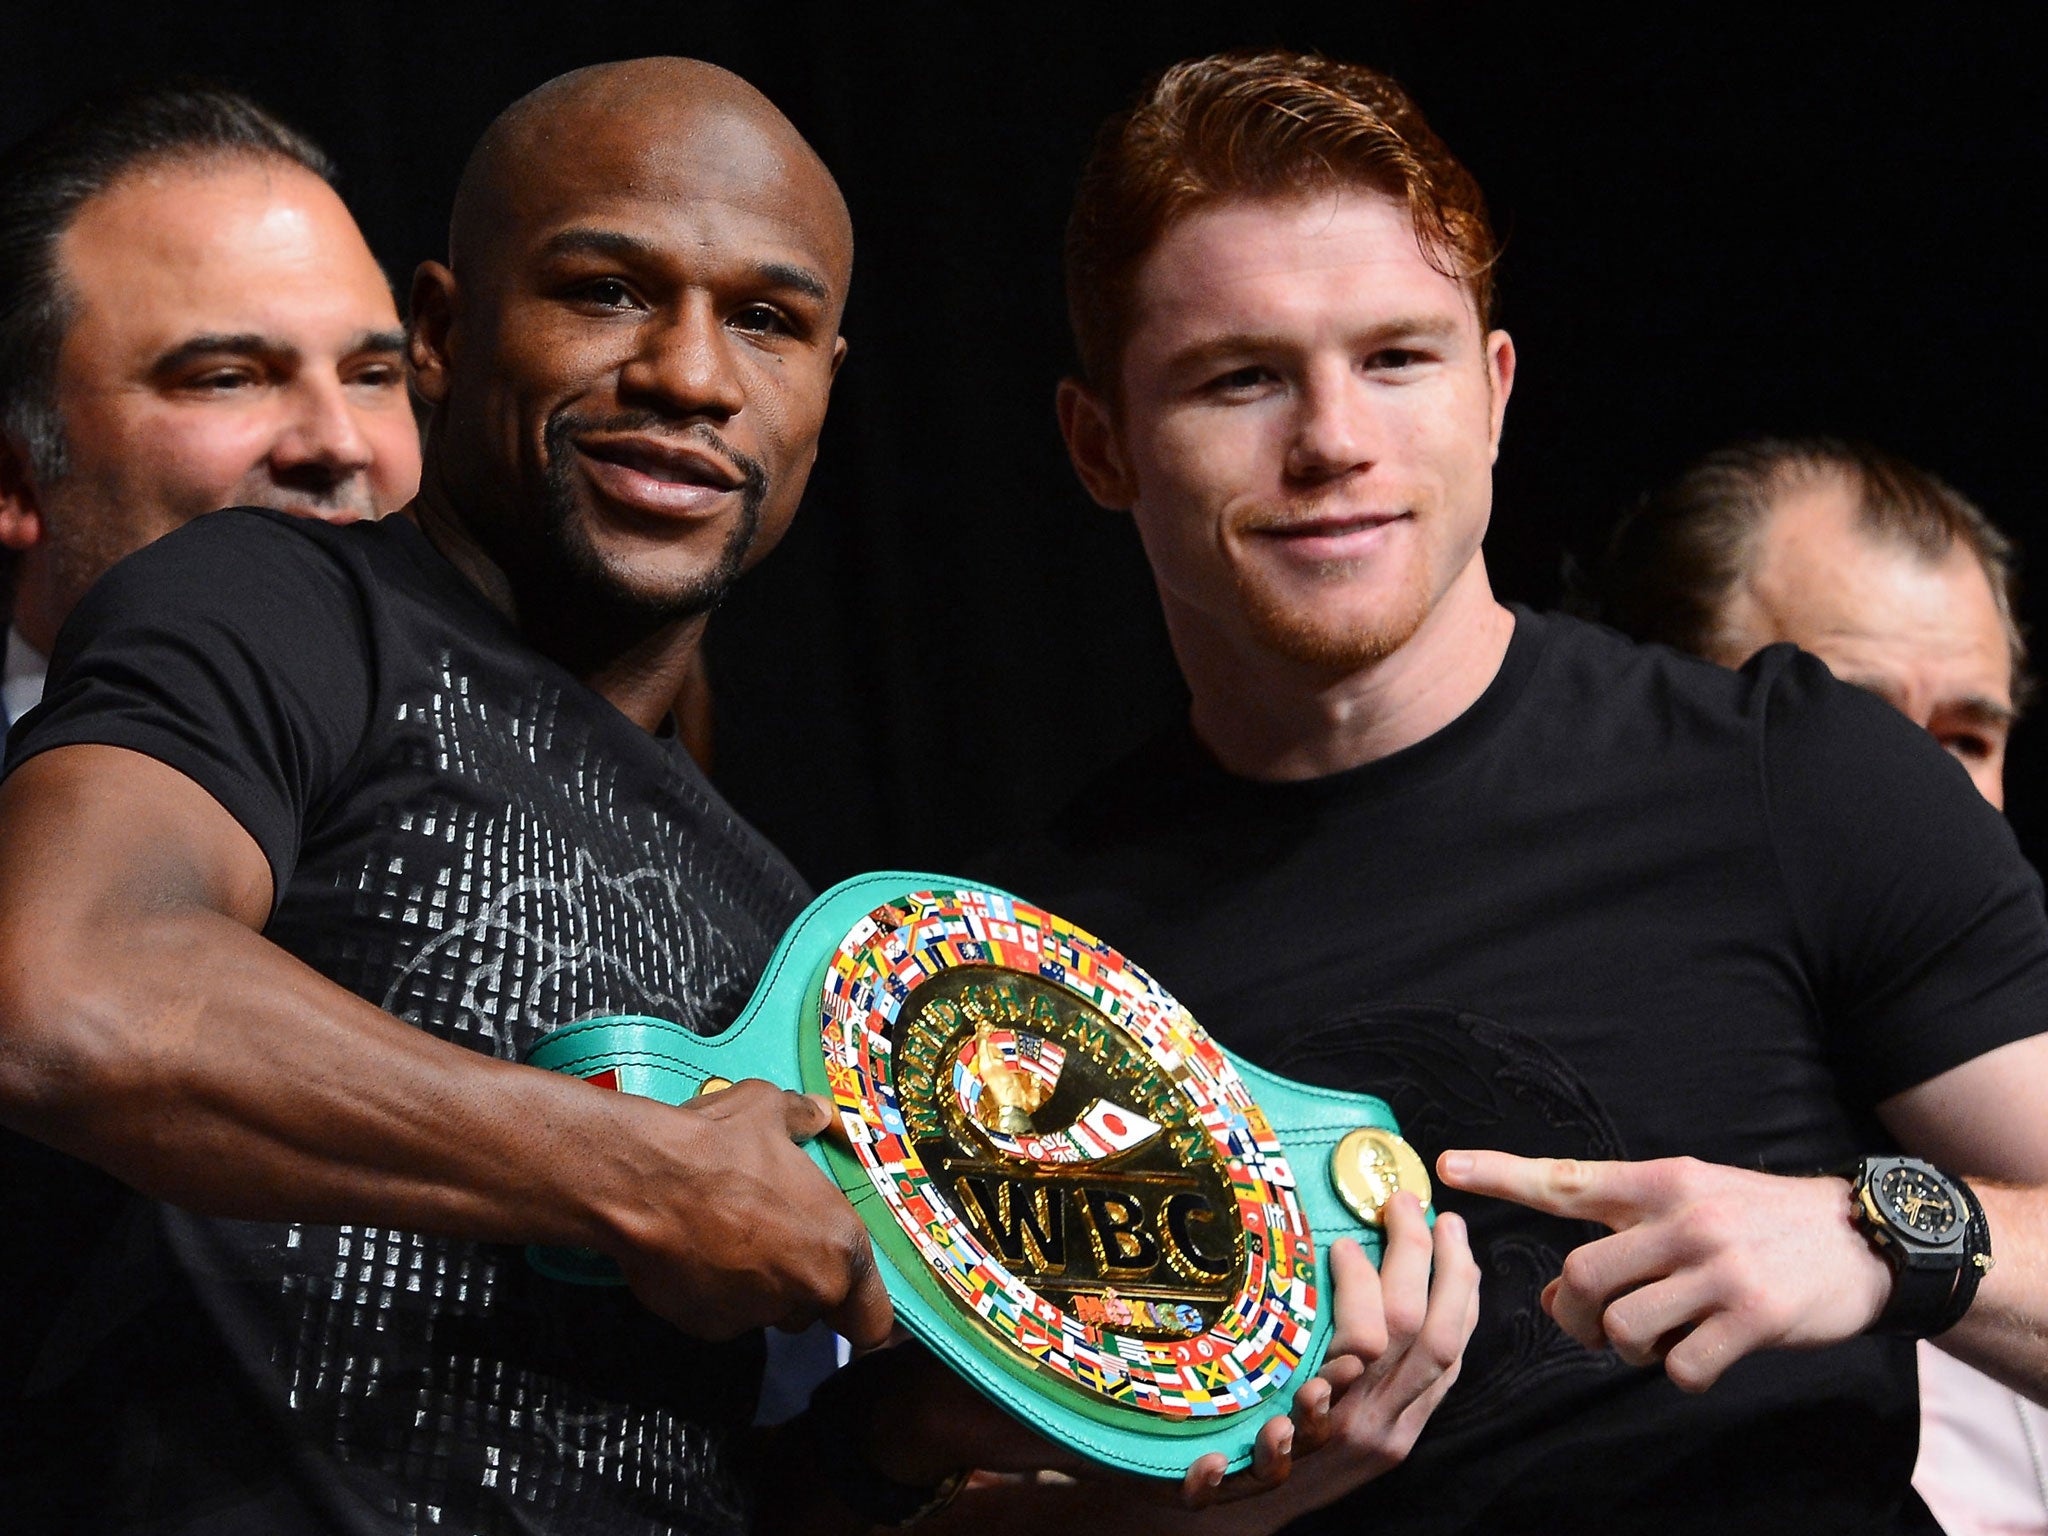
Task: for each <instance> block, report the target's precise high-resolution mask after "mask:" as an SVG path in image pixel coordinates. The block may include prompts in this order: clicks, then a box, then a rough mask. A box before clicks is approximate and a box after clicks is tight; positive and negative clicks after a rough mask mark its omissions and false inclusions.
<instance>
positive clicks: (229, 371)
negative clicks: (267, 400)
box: [178, 368, 263, 395]
mask: <svg viewBox="0 0 2048 1536" xmlns="http://www.w3.org/2000/svg"><path fill="white" fill-rule="evenodd" d="M262 382H263V376H262V375H261V374H260V373H258V372H257V371H256V370H255V369H254V368H209V369H207V370H206V371H205V372H203V373H195V374H193V375H192V376H191V377H189V378H187V379H183V380H181V381H179V384H178V387H179V388H180V389H184V390H190V391H191V392H192V393H194V394H204V395H225V394H232V393H233V392H235V391H236V390H241V389H253V388H255V387H256V386H257V385H259V384H261V383H262Z"/></svg>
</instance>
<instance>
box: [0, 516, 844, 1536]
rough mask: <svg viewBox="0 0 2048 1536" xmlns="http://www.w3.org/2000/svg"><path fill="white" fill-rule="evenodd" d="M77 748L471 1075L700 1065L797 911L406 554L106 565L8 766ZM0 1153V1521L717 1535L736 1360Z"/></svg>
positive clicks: (668, 749)
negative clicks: (447, 1047) (254, 879)
mask: <svg viewBox="0 0 2048 1536" xmlns="http://www.w3.org/2000/svg"><path fill="white" fill-rule="evenodd" d="M83 742H97V743H107V744H111V745H116V746H121V747H127V748H131V749H133V750H135V751H138V752H143V753H147V754H148V755H150V756H151V757H155V758H158V759H160V760H162V761H163V762H165V763H168V764H169V765H170V766H172V767H174V768H176V769H177V770H179V771H180V772H181V773H184V774H185V775H187V776H188V777H190V778H191V779H193V780H194V781H195V782H197V783H198V784H199V785H201V786H202V787H203V788H205V789H206V790H207V791H208V792H209V793H210V794H212V795H213V796H214V798H215V799H217V800H218V801H219V802H220V803H221V805H222V806H224V807H225V808H226V809H227V810H228V811H230V812H231V813H232V814H233V815H234V816H235V818H236V819H237V820H238V821H239V822H240V823H241V824H242V825H243V826H244V827H245V828H247V829H248V831H249V833H250V834H251V836H253V837H254V838H255V840H256V841H257V843H258V844H260V845H261V847H262V849H263V852H264V854H265V855H266V857H267V858H268V859H269V861H270V864H271V867H272V869H273V870H274V871H275V875H276V889H277V904H276V909H275V912H274V914H273V915H272V917H271V920H270V923H269V925H268V927H267V928H266V930H265V932H266V935H267V936H268V937H269V938H270V939H272V940H273V941H275V942H276V943H278V944H279V945H281V946H282V947H283V948H285V949H286V950H288V951H290V952H291V953H293V954H295V955H297V956H299V957H300V958H301V959H303V960H305V961H306V962H308V963H309V964H310V965H312V966H313V967H315V968H316V969H318V970H319V971H321V972H322V973H324V974H325V975H327V976H329V977H331V978H332V979H333V980H335V981H336V982H338V983H340V984H341V985H342V986H345V987H347V988H348V989H349V990H350V991H352V992H355V993H357V994H358V995H360V996H362V997H365V998H367V999H369V1000H370V1001H372V1002H374V1003H377V1004H379V1005H381V1006H382V1007H384V1008H385V1009H387V1010H389V1011H390V1012H392V1013H394V1014H396V1015H398V1016H399V1017H400V1018H402V1019H405V1020H406V1021H408V1022H410V1023H412V1024H414V1025H416V1026H418V1027H419V1028H421V1029H424V1030H427V1031H428V1032H430V1033H432V1034H434V1035H437V1036H439V1037H441V1038H443V1039H447V1040H451V1041H454V1042H456V1043H457V1044H460V1045H462V1046H465V1047H467V1048H469V1049H471V1050H475V1051H479V1052H482V1053H485V1054H487V1055H492V1056H497V1057H501V1058H506V1059H511V1058H515V1057H517V1056H519V1055H520V1054H521V1053H522V1052H524V1051H525V1050H526V1049H527V1048H528V1047H529V1046H531V1045H532V1044H533V1042H534V1041H535V1040H536V1039H538V1038H539V1037H540V1036H542V1035H544V1034H546V1033H547V1032H548V1031H549V1030H551V1029H553V1028H555V1027H557V1026H559V1025H561V1024H565V1023H568V1022H570V1021H572V1020H576V1019H581V1018H589V1017H592V1016H595V1015H599V1014H606V1013H649V1014H657V1015H660V1016H663V1017H666V1018H670V1019H675V1020H678V1021H680V1022H682V1023H684V1024H686V1025H688V1026H690V1027H691V1028H693V1029H697V1030H699V1031H703V1032H707V1033H708V1032H713V1031H716V1030H718V1029H720V1028H722V1027H723V1026H724V1025H725V1024H726V1023H728V1022H729V1021H730V1020H731V1019H732V1018H733V1017H734V1016H735V1015H736V1014H737V1012H738V1010H739V1009H740V1007H741V1006H742V1005H743V1004H744V1003H745V1002H746V1000H747V998H748V997H749V996H750V995H751V993H752V990H753V987H754V984H755V982H756V980H757V979H758V977H759V974H760V972H761V970H762V968H763V967H764V966H765V964H766V962H767V958H768V955H769V953H770V951H771V949H772V948H773V946H774V944H775V942H776V940H777V939H778V938H779V937H780V936H781V933H782V931H783V929H784V928H785V927H786V926H787V925H788V923H789V922H790V921H791V920H792V919H793V918H794V916H795V915H796V913H797V911H798V910H799V909H800V907H801V905H802V902H803V900H804V894H805V893H804V890H803V886H802V883H801V881H800V880H799V879H798V877H797V876H796V874H795V873H794V871H792V870H791V869H790V868H789V866H788V865H787V864H786V863H785V862H784V861H783V860H782V859H781V858H780V857H779V856H778V855H777V854H776V853H775V852H774V850H773V849H771V848H770V847H769V846H768V845H767V844H766V843H765V842H764V841H762V839H761V838H760V837H759V836H758V835H757V834H756V833H754V832H753V831H752V830H751V829H750V828H748V827H747V826H746V825H745V824H744V823H743V822H741V821H740V820H739V818H738V817H737V816H736V815H734V813H733V812H732V811H731V810H730V809H729V808H728V807H727V806H726V805H725V803H724V802H723V801H722V800H721V799H720V798H719V797H718V795H717V794H716V793H715V792H714V791H713V790H712V789H711V788H710V786H709V785H708V784H707V783H706V782H705V781H704V779H703V777H702V775H701V774H700V773H699V772H698V771H697V769H696V767H695V766H694V765H693V764H692V763H691V762H690V760H689V758H688V756H687V755H686V754H685V753H683V752H682V751H681V750H680V748H679V747H678V746H677V745H676V744H675V742H674V741H673V740H672V739H661V738H656V737H653V736H650V735H648V734H647V733H646V732H645V731H642V730H640V729H638V728H636V727H635V726H634V725H633V724H632V723H631V722H630V721H628V720H627V719H626V718H625V717H624V716H623V715H621V714H620V713H619V712H618V711H617V710H616V709H614V708H612V707H611V706H610V705H609V704H608V703H607V702H606V701H605V700H604V699H602V698H601V697H599V696H598V695H597V694H595V693H593V692H592V691H591V690H589V689H588V688H586V687H585V686H583V685H582V684H581V683H580V682H578V681H577V680H576V679H575V678H573V677H571V676H570V675H569V674H568V673H566V672H564V671H563V670H562V669H560V668H559V667H557V666H555V665H554V664H552V663H551V662H549V661H547V660H546V659H545V658H543V657H541V656H539V655H538V654H536V653H535V652H534V651H533V650H531V649H530V648H529V647H527V646H526V645H525V644H524V643H522V641H521V640H520V638H519V636H518V635H517V634H516V633H515V632H514V631H513V629H512V628H511V627H510V626H509V624H507V623H506V621H505V620H504V619H503V618H502V617H501V616H500V615H499V614H498V613H497V612H496V611H495V610H493V609H492V608H491V607H490V606H489V605H488V604H487V603H485V602H484V600H483V599H482V597H481V596H480V595H479V594H478V593H477V592H476V591H475V590H474V589H473V588H472V587H471V586H470V585H469V584H468V583H467V582H466V581H464V580H463V579H462V578H461V577H460V576H459V575H458V574H457V573H456V571H455V570H454V568H453V567H452V566H450V565H449V564H448V563H447V561H445V560H444V559H443V558H442V557H441V556H440V555H439V554H438V553H436V552H435V550H434V549H433V548H432V546H431V545H429V544H428V542H427V541H426V539H425V538H424V537H423V536H422V535H421V533H420V532H419V530H418V529H417V528H416V527H415V526H414V525H413V524H412V523H410V522H407V521H405V520H403V519H391V520H388V521H386V522H384V523H381V524H374V525H371V524H359V525H356V526H354V527H350V528H329V527H326V526H323V525H321V524H318V523H312V522H306V521H301V520H296V519H292V518H287V517H282V516H279V515H277V514H273V513H251V512H243V511H237V512H223V513H218V514H215V515H212V516H209V517H206V518H202V519H200V520H198V521H197V522H195V523H194V524H192V525H191V526H190V527H188V528H186V529H184V530H181V531H180V532H178V533H176V534H174V535H172V536H171V537H169V538H166V539H164V540H162V541H160V542H158V543H157V544H155V545H152V546H151V547H150V548H149V549H147V550H145V551H144V552H143V553H142V554H140V555H137V556H136V557H134V558H133V559H131V560H129V561H127V562H125V563H123V564H122V565H121V566H119V567H117V568H116V569H115V570H114V571H113V572H112V573H111V574H110V575H109V576H108V577H107V578H106V579H105V580H104V581H103V582H102V583H101V584H100V585H99V586H98V587H96V588H95V589H94V590H93V592H92V593H91V594H90V595H89V596H88V597H87V599H86V601H85V602H84V603H83V604H82V605H81V606H80V608H79V610H78V612H77V613H76V614H75V615H74V617H73V618H72V620H71V622H70V623H69V624H68V625H67V626H66V627H65V630H64V633H63V636H62V637H61V639H60V641H59V644H58V647H57V655H56V656H55V658H54V659H53V664H52V668H51V687H50V690H49V693H48V695H47V698H46V701H45V703H44V704H43V706H42V708H41V709H40V710H39V711H37V712H35V713H34V714H32V715H31V716H29V717H28V718H27V719H26V720H25V721H24V722H23V723H22V724H21V726H20V727H19V728H18V729H17V730H16V731H15V733H14V735H13V737H12V738H11V740H10V743H9V746H10V766H11V765H12V764H14V763H19V762H20V761H21V760H23V759H24V758H26V757H28V756H30V755H32V754H34V753H37V752H41V751H46V750H48V749H50V748H53V747H58V746H63V745H67V744H72V743H83ZM109 941H110V942H115V943H118V942H119V939H118V936H117V935H110V936H109ZM0 1155H4V1156H5V1158H6V1161H7V1165H8V1166H7V1167H6V1168H5V1169H0V1174H4V1176H5V1179H6V1184H5V1188H4V1192H0V1211H4V1213H5V1220H6V1224H7V1235H6V1240H5V1244H4V1247H0V1294H4V1295H5V1297H6V1309H8V1311H9V1314H10V1317H9V1321H8V1323H7V1324H5V1325H4V1326H0V1344H5V1345H6V1346H7V1348H6V1350H5V1352H0V1510H6V1511H8V1519H7V1520H4V1521H0V1524H5V1523H11V1522H12V1521H13V1520H15V1519H20V1520H21V1521H23V1522H24V1525H23V1528H24V1529H38V1530H59V1529H82V1530H91V1531H94V1532H103V1531H137V1532H139V1531H158V1530H177V1531H179V1532H208V1533H213V1532H226V1531H237V1532H239V1531H243V1530H249V1531H264V1532H276V1531H301V1530H305V1531H347V1532H380V1533H388V1532H394V1531H408V1532H410V1531H421V1530H437V1529H448V1530H456V1531H464V1532H478V1533H482V1532H510V1531H527V1530H533V1529H546V1530H549V1531H553V1532H570V1531H578V1532H581V1531H588V1532H598V1531H602V1532H605V1533H607V1536H616V1533H641V1532H647V1533H653V1532H662V1533H669V1532H691V1533H696V1532H712V1531H720V1532H723V1531H730V1530H735V1529H738V1528H740V1527H741V1526H742V1525H743V1523H744V1520H745V1508H744V1505H745V1499H744V1496H743V1494H742V1492H741V1490H740V1489H739V1488H738V1486H737V1483H736V1481H735V1478H734V1475H733V1469H732V1466H731V1464H730V1451H729V1447H728V1444H727V1442H728V1440H729V1438H730V1437H731V1436H732V1435H733V1434H734V1433H735V1432H736V1431H738V1430H739V1429H740V1428H741V1427H742V1426H744V1425H745V1424H746V1423H747V1422H748V1419H749V1417H750V1415H751V1412H752V1408H753V1400H754V1395H755V1393H756V1391H757V1389H758V1377H759V1360H760V1340H759V1336H758V1335H755V1336H752V1337H751V1338H749V1339H745V1340H742V1341H740V1342H739V1343H737V1344H731V1345H709V1344H702V1343H698V1342H694V1341H692V1340H689V1339H687V1338H685V1337H684V1336H683V1335H682V1334H680V1333H678V1332H677V1331H675V1330H674V1329H672V1328H670V1327H668V1326H666V1325H664V1324H662V1323H660V1322H659V1321H657V1320H656V1319H655V1318H654V1317H653V1316H652V1315H651V1314H649V1313H647V1312H645V1311H644V1310H642V1309H641V1308H640V1307H639V1306H638V1304H637V1303H635V1302H634V1301H633V1300H632V1299H631V1297H630V1296H629V1295H628V1294H627V1293H626V1292H625V1291H624V1290H623V1289H617V1288H602V1287H599V1288H588V1287H579V1286H568V1285H563V1284H560V1283H557V1282H554V1281H549V1280H546V1279H543V1278H542V1277H541V1276H539V1275H538V1274H536V1273H535V1272H533V1270H532V1269H531V1268H530V1267H529V1266H528V1265H527V1264H526V1263H525V1261H524V1258H523V1256H522V1255H521V1254H520V1252H519V1251H518V1250H517V1249H514V1248H507V1247H500V1246H495V1245H491V1244H485V1243H477V1242H469V1241H459V1240H453V1239H448V1238H443V1237H438V1236H434V1235H431V1234H421V1233H412V1232H400V1231H392V1230H384V1229H377V1228H371V1227H362V1226H358V1227H331V1226H318V1225H312V1224H272V1223H257V1222H242V1221H223V1220H215V1219H209V1218H204V1217H198V1216H194V1215H192V1214H190V1213H188V1212H185V1211H181V1210H178V1209H175V1208H172V1207H169V1206H165V1205H161V1204H158V1203H156V1202H153V1201H148V1200H145V1199H142V1198H141V1197H140V1196H137V1195H134V1194H133V1193H131V1192H129V1191H127V1190H125V1189H124V1188H122V1187H121V1186H119V1185H117V1184H115V1183H114V1182H113V1181H112V1180H110V1179H107V1178H106V1177H105V1176H103V1175H100V1174H97V1173H96V1172H94V1171H93V1170H91V1169H89V1168H86V1167H85V1166H84V1165H83V1164H79V1163H75V1162H72V1161H71V1160H69V1159H65V1158H61V1157H58V1156H57V1155H56V1154H54V1153H51V1152H48V1151H47V1150H44V1149H41V1148H38V1147H36V1146H34V1145H33V1144H31V1143H28V1142H26V1141H24V1140H23V1139H21V1138H19V1137H12V1138H9V1139H8V1140H7V1142H6V1143H5V1145H4V1148H0ZM9 1335H12V1337H11V1338H10V1337H9Z"/></svg>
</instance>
